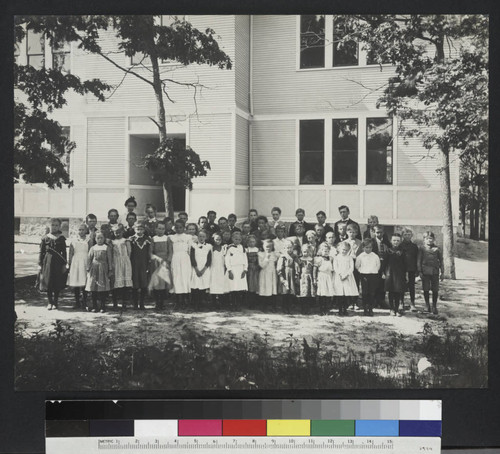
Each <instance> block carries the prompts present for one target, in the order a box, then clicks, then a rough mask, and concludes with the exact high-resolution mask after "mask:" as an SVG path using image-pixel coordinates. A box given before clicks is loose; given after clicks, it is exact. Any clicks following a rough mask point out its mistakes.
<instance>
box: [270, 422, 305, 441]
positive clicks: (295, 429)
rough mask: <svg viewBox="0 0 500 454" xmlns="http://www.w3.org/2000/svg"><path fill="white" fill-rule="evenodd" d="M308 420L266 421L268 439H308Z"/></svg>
mask: <svg viewBox="0 0 500 454" xmlns="http://www.w3.org/2000/svg"><path fill="white" fill-rule="evenodd" d="M310 435H311V420H310V419H268V420H267V436H268V437H309V436H310Z"/></svg>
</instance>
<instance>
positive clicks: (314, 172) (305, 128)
mask: <svg viewBox="0 0 500 454" xmlns="http://www.w3.org/2000/svg"><path fill="white" fill-rule="evenodd" d="M324 137H325V122H324V120H302V121H301V122H300V147H299V151H300V184H324V161H325V156H324V155H325V153H324V151H325V145H324Z"/></svg>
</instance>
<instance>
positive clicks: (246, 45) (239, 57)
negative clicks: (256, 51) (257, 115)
mask: <svg viewBox="0 0 500 454" xmlns="http://www.w3.org/2000/svg"><path fill="white" fill-rule="evenodd" d="M235 17H236V21H235V27H236V43H235V56H234V70H235V78H236V80H235V90H236V105H237V106H238V107H239V108H240V109H243V110H244V111H247V112H248V111H249V107H250V106H249V102H248V101H249V93H250V16H235Z"/></svg>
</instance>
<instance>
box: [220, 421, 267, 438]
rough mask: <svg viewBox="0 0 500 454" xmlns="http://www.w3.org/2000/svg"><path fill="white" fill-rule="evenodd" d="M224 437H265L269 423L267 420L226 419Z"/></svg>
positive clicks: (223, 430)
mask: <svg viewBox="0 0 500 454" xmlns="http://www.w3.org/2000/svg"><path fill="white" fill-rule="evenodd" d="M222 435H223V436H240V437H265V436H266V435H267V421H266V420H265V419H224V420H223V421H222Z"/></svg>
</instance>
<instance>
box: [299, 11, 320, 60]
mask: <svg viewBox="0 0 500 454" xmlns="http://www.w3.org/2000/svg"><path fill="white" fill-rule="evenodd" d="M300 67H301V68H324V67H325V16H321V15H307V16H300Z"/></svg>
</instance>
